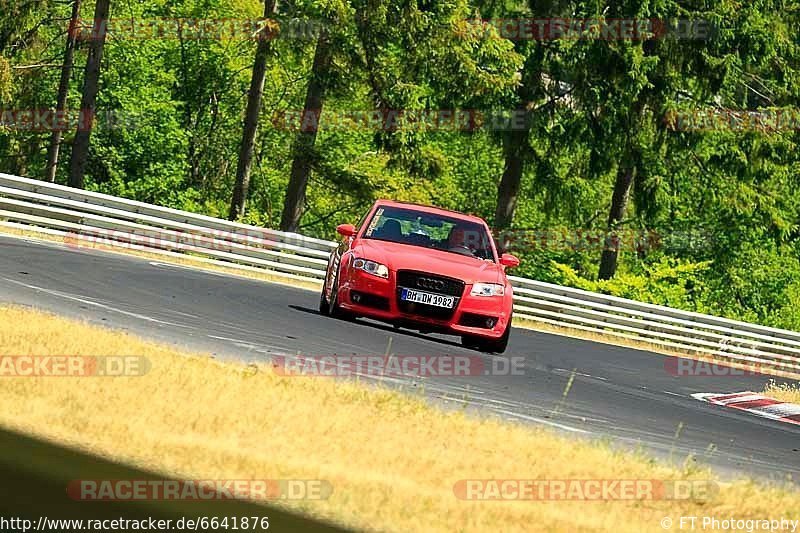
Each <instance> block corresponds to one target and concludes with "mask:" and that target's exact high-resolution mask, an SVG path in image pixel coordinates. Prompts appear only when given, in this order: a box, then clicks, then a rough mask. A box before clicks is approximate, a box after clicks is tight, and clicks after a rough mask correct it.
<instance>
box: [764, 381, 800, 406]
mask: <svg viewBox="0 0 800 533" xmlns="http://www.w3.org/2000/svg"><path fill="white" fill-rule="evenodd" d="M764 394H766V395H767V396H770V397H771V398H775V399H776V400H781V401H784V402H789V403H796V404H800V385H798V384H796V383H795V384H789V383H775V382H770V383H769V384H767V387H766V388H765V389H764Z"/></svg>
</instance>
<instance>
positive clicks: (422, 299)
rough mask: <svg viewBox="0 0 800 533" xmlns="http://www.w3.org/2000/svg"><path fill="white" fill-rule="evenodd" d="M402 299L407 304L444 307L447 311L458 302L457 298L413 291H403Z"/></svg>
mask: <svg viewBox="0 0 800 533" xmlns="http://www.w3.org/2000/svg"><path fill="white" fill-rule="evenodd" d="M400 299H401V300H403V301H405V302H415V303H418V304H426V305H433V306H435V307H444V308H445V309H452V308H453V305H454V304H455V301H456V298H455V296H443V295H441V294H433V293H430V292H422V291H415V290H411V289H401V292H400Z"/></svg>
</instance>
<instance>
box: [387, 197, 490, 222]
mask: <svg viewBox="0 0 800 533" xmlns="http://www.w3.org/2000/svg"><path fill="white" fill-rule="evenodd" d="M375 205H376V206H387V207H404V208H413V209H416V210H419V211H423V212H425V213H431V214H437V215H444V216H448V217H452V218H459V219H462V220H469V221H472V222H477V223H479V224H485V221H484V220H483V219H482V218H481V217H478V216H475V215H467V214H465V213H460V212H458V211H452V210H450V209H443V208H441V207H436V206H434V205H425V204H417V203H414V202H398V201H396V200H378V201H376V202H375Z"/></svg>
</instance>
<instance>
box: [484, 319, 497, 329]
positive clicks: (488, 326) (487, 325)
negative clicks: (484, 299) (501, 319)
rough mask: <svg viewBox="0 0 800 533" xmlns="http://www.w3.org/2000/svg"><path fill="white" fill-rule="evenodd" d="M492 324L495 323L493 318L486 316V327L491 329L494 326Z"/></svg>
mask: <svg viewBox="0 0 800 533" xmlns="http://www.w3.org/2000/svg"><path fill="white" fill-rule="evenodd" d="M494 325H495V319H494V318H487V319H486V327H487V328H488V329H492V328H493V327H494Z"/></svg>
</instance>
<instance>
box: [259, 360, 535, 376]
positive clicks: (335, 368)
mask: <svg viewBox="0 0 800 533" xmlns="http://www.w3.org/2000/svg"><path fill="white" fill-rule="evenodd" d="M272 366H273V369H274V371H275V373H276V374H278V375H283V376H325V377H347V376H370V377H382V376H386V377H437V376H439V377H441V376H449V377H474V376H521V375H524V374H525V358H524V357H519V356H516V357H492V358H484V357H481V356H479V355H297V356H274V357H273V358H272Z"/></svg>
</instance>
